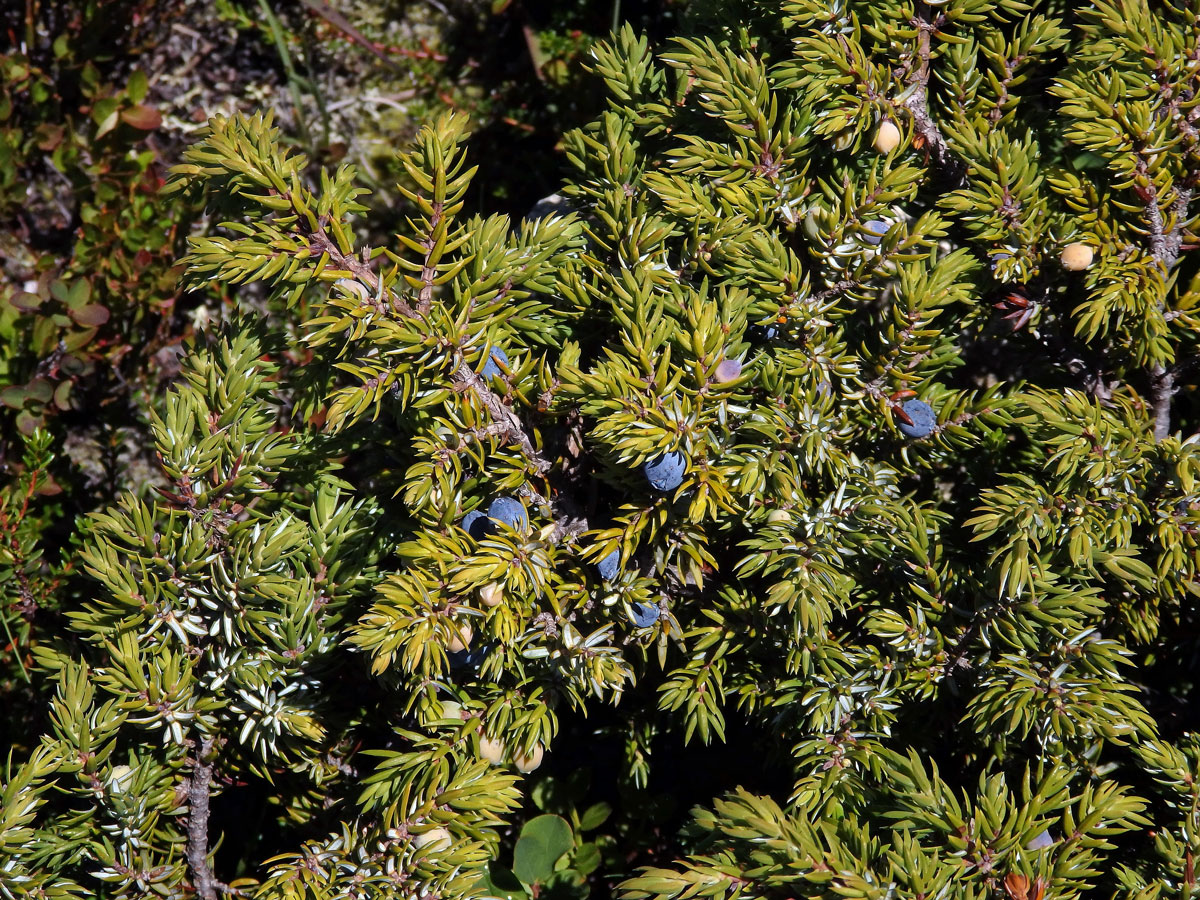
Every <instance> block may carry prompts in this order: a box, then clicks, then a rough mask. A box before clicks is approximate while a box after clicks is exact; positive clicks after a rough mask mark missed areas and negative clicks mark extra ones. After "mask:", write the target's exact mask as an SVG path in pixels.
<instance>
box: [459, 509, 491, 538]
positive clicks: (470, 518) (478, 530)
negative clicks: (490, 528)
mask: <svg viewBox="0 0 1200 900" xmlns="http://www.w3.org/2000/svg"><path fill="white" fill-rule="evenodd" d="M487 525H488V517H487V516H485V515H484V514H483V513H481V512H480V511H479V510H477V509H473V510H471V511H470V512H469V513H467V514H466V515H465V516H463V520H462V528H463V531H465V532H466V533H467V534H469V535H470V536H471V537H473V538H475V540H479V539H480V538H481V537H483V536H484V535H485V534H487Z"/></svg>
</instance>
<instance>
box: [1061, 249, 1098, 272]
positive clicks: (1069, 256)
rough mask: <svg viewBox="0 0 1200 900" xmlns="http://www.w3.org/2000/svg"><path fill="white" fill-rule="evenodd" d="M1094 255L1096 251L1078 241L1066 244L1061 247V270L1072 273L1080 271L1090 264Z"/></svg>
mask: <svg viewBox="0 0 1200 900" xmlns="http://www.w3.org/2000/svg"><path fill="white" fill-rule="evenodd" d="M1095 255H1096V251H1094V250H1093V249H1092V248H1091V247H1089V246H1088V245H1087V244H1084V243H1082V242H1080V241H1076V242H1075V243H1073V244H1067V246H1065V247H1063V252H1062V264H1063V268H1064V269H1070V270H1071V271H1072V272H1079V271H1082V270H1083V269H1086V268H1087V267H1088V266H1090V265H1091V264H1092V259H1093V258H1094V257H1095Z"/></svg>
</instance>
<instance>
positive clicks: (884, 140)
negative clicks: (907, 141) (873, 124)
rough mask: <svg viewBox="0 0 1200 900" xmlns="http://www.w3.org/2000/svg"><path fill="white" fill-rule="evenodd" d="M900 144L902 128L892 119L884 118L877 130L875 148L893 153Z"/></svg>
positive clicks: (882, 151)
mask: <svg viewBox="0 0 1200 900" xmlns="http://www.w3.org/2000/svg"><path fill="white" fill-rule="evenodd" d="M899 146H900V128H899V127H898V126H897V125H896V123H895V122H893V121H891V120H890V119H884V120H883V121H882V122H880V123H879V130H878V131H876V132H875V149H876V150H878V151H879V152H880V153H891V152H892V151H893V150H895V149H896V148H897V147H899Z"/></svg>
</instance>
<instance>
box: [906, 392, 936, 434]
mask: <svg viewBox="0 0 1200 900" xmlns="http://www.w3.org/2000/svg"><path fill="white" fill-rule="evenodd" d="M900 408H901V409H902V410H904V412H905V414H906V415H907V416H908V417H909V418H910V419H912V424H911V425H909V424H908V423H907V422H905V421H903V420H902V419H899V418H897V419H896V427H898V428H899V429H900V432H901V433H902V434H904V435H905V436H906V437H910V438H923V437H929V435H931V434H933V432H934V431H935V430H937V413H935V412H934V411H933V407H932V406H930V405H929V404H928V403H926V402H925V401H924V400H905V401H904V402H903V403H901V404H900Z"/></svg>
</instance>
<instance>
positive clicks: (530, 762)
mask: <svg viewBox="0 0 1200 900" xmlns="http://www.w3.org/2000/svg"><path fill="white" fill-rule="evenodd" d="M544 753H545V751H544V750H543V749H542V745H541V744H534V745H533V752H532V753H530V754H529V755H528V756H526V755H525V754H524V753H518V754H516V755H515V756H513V764H514V765H515V766H516V767H517V771H518V772H521V773H522V774H525V775H528V774H529V773H530V772H532V771H533V770H534V769H536V768H537V767H538V766H540V765H541V764H542V755H543V754H544Z"/></svg>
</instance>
